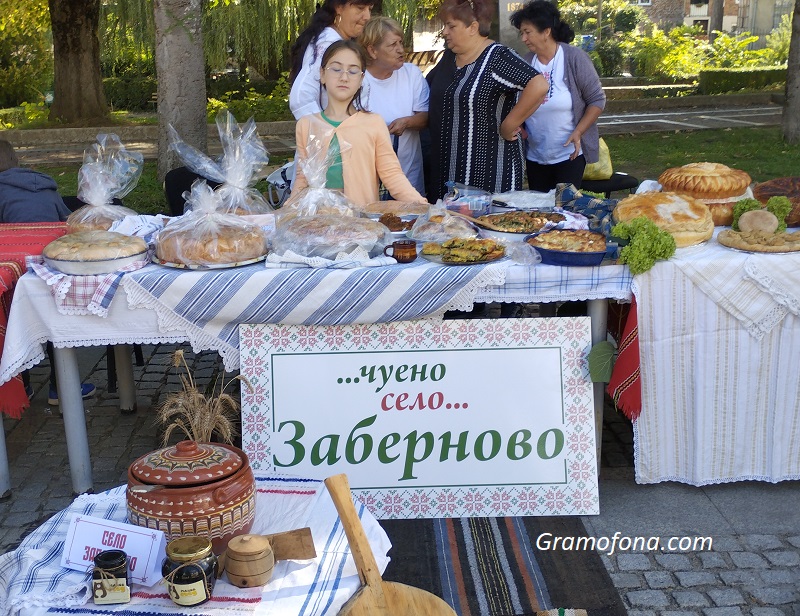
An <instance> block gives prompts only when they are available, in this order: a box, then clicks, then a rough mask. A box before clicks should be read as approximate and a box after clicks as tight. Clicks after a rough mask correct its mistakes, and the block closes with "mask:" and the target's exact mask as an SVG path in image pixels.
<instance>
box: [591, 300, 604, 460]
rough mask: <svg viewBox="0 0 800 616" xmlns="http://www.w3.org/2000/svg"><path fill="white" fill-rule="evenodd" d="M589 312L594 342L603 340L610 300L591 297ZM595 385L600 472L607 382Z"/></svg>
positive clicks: (596, 440) (596, 436)
mask: <svg viewBox="0 0 800 616" xmlns="http://www.w3.org/2000/svg"><path fill="white" fill-rule="evenodd" d="M587 312H588V313H589V318H590V319H591V320H592V324H591V329H592V344H597V343H598V342H602V341H603V340H605V339H606V337H607V336H608V300H607V299H590V300H589V301H588V302H587ZM593 387H594V438H595V446H596V448H597V472H598V473H600V448H601V446H602V444H603V407H604V406H605V389H606V384H605V383H593Z"/></svg>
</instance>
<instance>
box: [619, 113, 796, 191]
mask: <svg viewBox="0 0 800 616" xmlns="http://www.w3.org/2000/svg"><path fill="white" fill-rule="evenodd" d="M604 139H605V140H606V143H607V144H608V148H609V150H610V151H611V163H612V165H613V167H614V170H615V171H624V172H625V173H628V174H630V175H632V176H634V177H637V178H639V180H656V179H658V176H659V175H661V172H662V171H664V170H665V169H669V168H670V167H679V166H681V165H685V164H687V163H692V162H714V163H722V164H724V165H728V166H729V167H733V168H735V169H741V170H742V171H746V172H747V173H749V174H750V177H751V178H753V181H756V182H763V181H765V180H770V179H772V178H776V177H785V176H794V175H798V170H799V169H800V146H790V145H787V144H786V143H784V141H783V139H782V137H781V130H780V128H779V127H777V126H776V127H768V128H726V129H721V130H699V131H691V132H675V133H642V134H639V135H610V136H608V137H604Z"/></svg>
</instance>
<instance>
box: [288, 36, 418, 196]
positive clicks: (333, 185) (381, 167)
mask: <svg viewBox="0 0 800 616" xmlns="http://www.w3.org/2000/svg"><path fill="white" fill-rule="evenodd" d="M366 66H367V59H366V54H365V53H364V49H363V48H362V47H361V45H359V44H358V43H356V42H354V41H350V40H344V41H336V42H335V43H333V44H331V45H330V46H329V47H328V49H327V50H326V51H325V53H324V54H323V56H322V63H321V66H320V71H319V81H320V84H321V87H322V88H323V89H324V90H325V92H326V93H327V104H326V106H325V109H323V110H322V111H320V112H319V113H315V114H312V115H306V116H303V117H302V118H300V119H299V120H298V122H297V127H296V141H297V156H298V158H299V160H303V159H305V158H307V157H308V154H307V147H308V143H309V139H310V138H316V139H322V140H324V141H325V146H326V147H327V151H328V153H329V155H331V154H332V156H330V158H332V159H333V164H331V166H330V168H329V169H328V175H327V183H326V187H327V188H329V189H338V190H342V191H343V192H344V194H345V196H346V197H347V198H348V199H350V200H351V201H352V202H353V203H355V204H356V205H368V204H369V203H373V202H375V201H378V186H379V182H383V184H384V186H386V188H387V189H388V190H389V192H390V193H391V194H392V196H393V197H394V198H395V199H397V200H398V201H407V202H414V203H424V202H425V199H424V198H423V197H422V195H420V194H419V192H417V191H416V190H415V189H414V187H413V186H412V185H411V183H410V182H409V181H408V179H407V178H406V176H405V175H404V174H403V170H402V169H401V168H400V163H399V161H398V160H397V155H396V154H395V153H394V150H393V149H392V142H391V139H390V137H389V131H388V129H387V128H386V123H385V122H384V120H383V118H382V117H381V116H380V115H378V114H373V113H369V112H367V111H365V110H364V108H363V106H362V104H361V85H362V82H363V79H364V71H365V70H366ZM306 186H308V180H307V179H306V177H305V175H304V174H303V171H302V165H298V166H297V177H296V179H295V182H294V184H293V185H292V197H296V196H297V195H299V194H300V191H302V190H303V189H304V188H305V187H306ZM290 201H291V199H290Z"/></svg>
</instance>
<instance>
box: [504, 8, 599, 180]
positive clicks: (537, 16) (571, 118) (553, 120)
mask: <svg viewBox="0 0 800 616" xmlns="http://www.w3.org/2000/svg"><path fill="white" fill-rule="evenodd" d="M511 24H512V25H513V26H514V27H515V28H517V29H518V30H519V33H520V36H521V37H522V42H523V43H525V45H526V46H527V48H528V49H529V50H530V53H528V54H526V55H525V60H526V61H527V62H529V63H530V64H531V66H532V67H533V68H535V69H536V70H537V71H538V72H540V73H541V74H542V75H544V77H545V79H546V80H547V85H548V89H547V95H546V96H545V98H544V101H543V102H542V104H541V106H540V107H539V108H538V109H537V110H536V112H535V113H534V114H533V115H531V116H530V117H529V118H528V119H527V120H525V130H526V131H527V133H528V145H527V151H526V158H527V171H528V186H529V187H530V189H531V190H537V191H541V192H548V191H549V190H551V189H553V188H555V187H556V184H560V183H562V182H567V183H570V184H574V185H575V187H576V188H580V186H581V180H582V179H583V171H584V169H585V168H586V163H587V162H589V163H596V162H597V160H598V157H599V150H600V145H599V143H600V136H599V134H598V131H597V118H599V117H600V114H601V113H603V109H604V108H605V105H606V95H605V93H604V92H603V87H602V86H601V85H600V77H599V76H598V74H597V70H596V69H595V68H594V64H593V63H592V60H591V58H589V55H588V54H587V53H586V52H585V51H583V49H581V48H580V47H575V46H574V45H570V44H569V43H570V42H571V41H572V40H573V39H574V38H575V32H573V30H572V28H570V27H569V25H568V24H567V23H565V22H564V21H562V20H561V14H560V12H559V10H558V7H556V5H555V4H554V3H552V2H550V1H549V0H533V1H532V2H529V3H527V4H525V5H524V6H523V7H522V8H521V9H519V10H518V11H516V12H515V13H513V14H512V15H511Z"/></svg>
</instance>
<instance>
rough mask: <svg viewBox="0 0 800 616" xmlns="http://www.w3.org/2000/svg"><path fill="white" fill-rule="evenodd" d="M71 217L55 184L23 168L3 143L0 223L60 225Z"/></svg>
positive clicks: (31, 170) (41, 174)
mask: <svg viewBox="0 0 800 616" xmlns="http://www.w3.org/2000/svg"><path fill="white" fill-rule="evenodd" d="M69 214H70V211H69V210H68V209H67V206H65V205H64V201H63V199H62V198H61V195H59V194H58V186H57V185H56V182H55V180H54V179H53V178H51V177H50V176H49V175H45V174H44V173H40V172H39V171H34V170H33V169H24V168H22V167H20V166H19V159H18V158H17V153H16V152H15V151H14V147H13V146H12V145H11V144H10V143H9V142H8V141H0V223H13V222H58V221H59V220H66V219H67V216H69Z"/></svg>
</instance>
